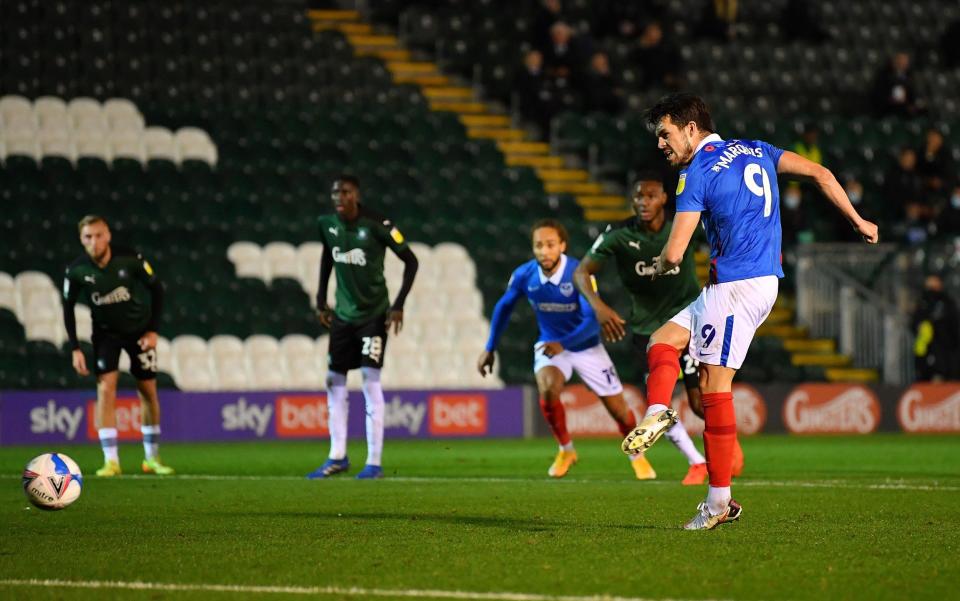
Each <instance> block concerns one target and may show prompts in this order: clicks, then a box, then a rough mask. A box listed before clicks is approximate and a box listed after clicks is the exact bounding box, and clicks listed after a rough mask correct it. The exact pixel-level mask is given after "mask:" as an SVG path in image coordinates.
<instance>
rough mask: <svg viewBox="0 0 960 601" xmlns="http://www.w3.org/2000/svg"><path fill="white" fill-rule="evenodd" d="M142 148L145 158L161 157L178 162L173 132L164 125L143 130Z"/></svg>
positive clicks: (178, 157)
mask: <svg viewBox="0 0 960 601" xmlns="http://www.w3.org/2000/svg"><path fill="white" fill-rule="evenodd" d="M143 150H144V152H145V153H146V156H147V160H150V159H163V160H166V161H170V162H172V163H177V164H179V163H180V156H179V155H178V154H177V145H176V143H175V142H174V140H173V134H172V133H171V132H170V130H169V129H167V128H165V127H148V128H147V129H145V130H144V131H143Z"/></svg>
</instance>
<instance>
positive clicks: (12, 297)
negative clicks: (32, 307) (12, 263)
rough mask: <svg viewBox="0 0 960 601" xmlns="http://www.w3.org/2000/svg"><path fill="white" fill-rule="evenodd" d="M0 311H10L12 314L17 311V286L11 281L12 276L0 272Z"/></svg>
mask: <svg viewBox="0 0 960 601" xmlns="http://www.w3.org/2000/svg"><path fill="white" fill-rule="evenodd" d="M0 309H10V310H11V311H13V312H14V313H16V311H17V285H16V284H15V283H14V281H13V276H11V275H10V274H9V273H5V272H2V271H0Z"/></svg>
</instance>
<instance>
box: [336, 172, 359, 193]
mask: <svg viewBox="0 0 960 601" xmlns="http://www.w3.org/2000/svg"><path fill="white" fill-rule="evenodd" d="M333 181H334V183H336V182H341V183H348V184H353V187H354V188H356V189H357V190H359V189H360V178H358V177H357V176H356V175H350V174H349V173H341V174H340V175H338V176H337V178H336V179H335V180H333Z"/></svg>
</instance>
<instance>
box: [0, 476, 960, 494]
mask: <svg viewBox="0 0 960 601" xmlns="http://www.w3.org/2000/svg"><path fill="white" fill-rule="evenodd" d="M14 478H15V479H17V480H19V479H20V478H21V476H20V474H4V475H0V479H14ZM119 479H120V480H152V481H156V480H199V481H211V482H220V481H225V482H231V481H264V482H277V481H280V482H302V481H305V480H306V478H304V477H303V476H246V475H243V474H176V475H172V476H153V475H146V474H130V475H124V476H121V477H120V478H119ZM330 480H331V481H333V482H337V481H351V480H352V478H349V477H346V478H331V479H330ZM386 480H387V481H390V482H413V483H419V484H435V483H437V484H441V483H457V482H465V483H471V484H476V483H480V484H482V483H496V484H529V483H531V482H550V483H551V484H550V485H551V486H558V485H563V484H623V483H625V482H632V480H589V479H584V478H579V479H578V478H563V479H561V480H548V479H547V478H498V477H469V476H468V477H454V476H389V477H388V478H387V479H386ZM675 485H676V482H674V481H673V480H656V481H645V482H643V483H639V484H637V486H675ZM735 486H737V487H741V486H742V487H749V488H791V487H792V488H844V489H852V490H906V491H931V492H960V486H951V485H941V484H937V483H913V482H906V481H903V480H887V481H883V482H852V481H848V480H750V479H745V480H737V481H736V482H735Z"/></svg>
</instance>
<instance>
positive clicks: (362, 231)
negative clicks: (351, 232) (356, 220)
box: [357, 227, 367, 240]
mask: <svg viewBox="0 0 960 601" xmlns="http://www.w3.org/2000/svg"><path fill="white" fill-rule="evenodd" d="M357 238H360V239H361V240H366V239H367V228H365V227H362V228H360V229H358V230H357Z"/></svg>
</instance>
